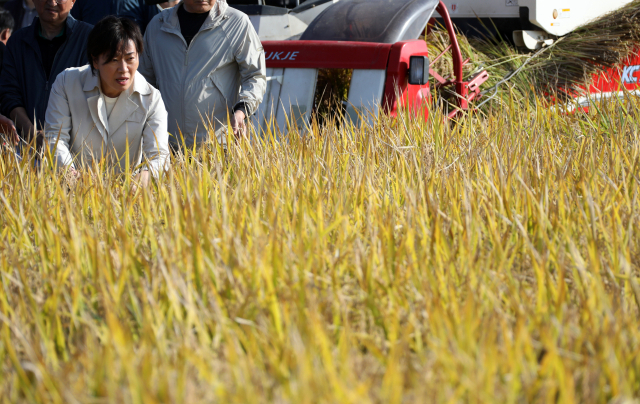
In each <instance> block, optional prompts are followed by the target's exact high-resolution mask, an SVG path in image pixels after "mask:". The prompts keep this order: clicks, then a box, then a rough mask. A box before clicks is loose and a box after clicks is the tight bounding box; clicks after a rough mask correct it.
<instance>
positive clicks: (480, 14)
mask: <svg viewBox="0 0 640 404" xmlns="http://www.w3.org/2000/svg"><path fill="white" fill-rule="evenodd" d="M632 1H633V0H608V1H602V0H560V1H558V0H444V3H445V4H446V5H447V9H448V11H449V13H450V14H451V18H452V20H453V22H454V23H455V24H456V25H458V26H459V27H461V28H462V31H463V32H464V33H466V34H472V35H473V34H478V30H480V31H482V30H483V29H482V28H487V29H489V30H493V29H494V27H495V30H497V31H498V32H499V33H500V34H501V35H502V36H503V37H506V38H511V34H512V33H515V36H514V37H513V41H514V43H516V45H518V46H525V47H527V48H529V49H532V50H535V49H539V48H540V47H541V46H544V44H548V42H549V41H550V40H553V39H554V38H556V37H560V36H563V35H566V34H568V33H570V32H572V31H573V30H575V29H576V28H578V27H579V26H582V25H584V24H586V23H588V22H590V21H593V20H594V19H597V18H599V17H602V16H603V15H606V14H607V13H609V12H612V11H615V10H617V9H619V8H620V7H623V6H625V5H627V4H629V3H631V2H632ZM483 24H484V27H482V25H483ZM534 39H535V40H534Z"/></svg>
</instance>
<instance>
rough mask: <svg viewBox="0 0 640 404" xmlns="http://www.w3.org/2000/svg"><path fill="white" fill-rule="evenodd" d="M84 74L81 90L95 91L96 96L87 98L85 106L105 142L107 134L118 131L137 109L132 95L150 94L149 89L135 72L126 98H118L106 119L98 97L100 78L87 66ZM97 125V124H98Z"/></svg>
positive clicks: (143, 79)
mask: <svg viewBox="0 0 640 404" xmlns="http://www.w3.org/2000/svg"><path fill="white" fill-rule="evenodd" d="M83 69H86V70H85V74H86V75H87V76H85V77H86V79H85V82H84V85H83V86H82V90H83V91H85V92H92V91H94V90H96V91H97V94H96V95H94V96H91V97H89V98H87V104H88V105H89V112H91V117H92V118H93V122H95V123H96V128H97V129H98V131H99V132H100V135H101V136H102V138H103V139H104V141H107V137H108V133H113V132H115V131H116V130H118V129H119V128H120V127H121V126H122V125H123V124H124V123H125V121H126V120H127V119H128V118H129V117H130V116H131V115H133V114H134V113H135V112H136V111H137V110H138V108H139V105H138V104H137V103H136V102H135V101H134V100H133V99H132V97H131V96H132V95H133V94H135V93H138V94H140V95H149V94H151V87H150V85H149V83H147V80H145V78H144V77H143V76H142V74H140V73H138V72H136V74H135V76H134V79H133V86H132V88H131V89H130V90H129V94H128V96H127V97H124V98H123V97H120V96H119V97H118V101H117V102H116V105H115V107H114V108H113V111H112V112H111V115H110V116H109V117H107V116H106V115H105V113H106V110H105V109H104V108H102V104H103V102H104V101H103V100H102V97H100V78H99V77H98V75H97V74H93V73H91V68H90V67H89V66H88V65H87V66H84V67H83ZM98 123H99V124H98Z"/></svg>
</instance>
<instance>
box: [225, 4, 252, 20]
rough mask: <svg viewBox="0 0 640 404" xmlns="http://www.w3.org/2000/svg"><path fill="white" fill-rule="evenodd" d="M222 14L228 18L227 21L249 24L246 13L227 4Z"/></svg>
mask: <svg viewBox="0 0 640 404" xmlns="http://www.w3.org/2000/svg"><path fill="white" fill-rule="evenodd" d="M223 14H224V15H225V16H226V17H227V18H228V19H229V22H235V23H242V24H251V20H250V19H249V16H248V15H246V14H245V13H243V12H242V11H240V10H238V9H235V8H233V7H230V6H228V5H227V9H226V10H225V11H224V13H223Z"/></svg>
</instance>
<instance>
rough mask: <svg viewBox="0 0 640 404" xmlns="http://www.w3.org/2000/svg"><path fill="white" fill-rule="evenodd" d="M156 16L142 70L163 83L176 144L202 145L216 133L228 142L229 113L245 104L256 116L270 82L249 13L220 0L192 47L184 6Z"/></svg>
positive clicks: (148, 34) (149, 29) (158, 85)
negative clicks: (184, 28)
mask: <svg viewBox="0 0 640 404" xmlns="http://www.w3.org/2000/svg"><path fill="white" fill-rule="evenodd" d="M181 4H182V3H180V4H178V5H177V6H175V7H172V8H170V9H166V10H164V11H162V12H161V13H160V14H158V15H157V16H155V17H154V19H153V20H152V21H151V22H150V23H149V25H148V26H147V31H146V32H145V36H144V40H145V50H144V53H143V55H142V59H141V62H140V67H139V71H140V73H142V74H143V75H144V76H145V78H146V79H147V81H148V82H149V83H150V84H151V85H153V86H155V87H156V88H158V89H159V90H160V93H161V94H162V98H163V99H164V103H165V105H166V107H167V112H168V113H169V128H168V129H169V132H170V133H171V134H172V135H173V136H171V137H170V143H172V144H173V145H181V144H182V139H181V138H180V133H182V136H184V141H185V143H186V145H187V147H191V146H192V145H193V143H194V142H195V143H196V144H200V143H202V142H203V141H205V140H206V139H207V138H208V134H209V133H211V132H212V131H213V132H215V134H216V136H217V138H218V141H219V142H221V143H224V139H225V136H226V129H227V126H226V125H227V117H228V116H230V115H232V114H233V109H234V107H235V106H237V105H238V104H239V103H245V106H246V110H247V114H248V115H252V114H253V113H255V111H256V110H257V109H258V105H260V103H261V102H262V98H263V97H264V93H265V91H266V87H267V79H266V67H265V59H264V50H263V48H262V44H261V43H260V39H259V37H258V34H257V33H256V31H255V29H254V28H253V26H252V25H251V22H250V21H249V17H247V16H246V15H245V14H243V13H241V12H239V11H237V10H235V9H233V8H230V7H229V6H228V4H227V2H226V0H217V5H216V6H215V7H213V9H212V10H211V12H210V14H209V17H208V18H207V20H206V21H205V23H204V24H203V25H202V27H201V28H200V31H199V32H198V34H197V35H196V36H195V37H194V38H193V40H192V41H191V45H190V46H189V47H187V42H186V41H185V39H184V38H183V36H182V34H181V32H180V23H179V21H178V8H179V7H180V5H181Z"/></svg>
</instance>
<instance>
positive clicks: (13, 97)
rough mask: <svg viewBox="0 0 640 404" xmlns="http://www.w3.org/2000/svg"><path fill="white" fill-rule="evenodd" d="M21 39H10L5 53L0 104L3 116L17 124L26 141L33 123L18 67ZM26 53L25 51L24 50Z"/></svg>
mask: <svg viewBox="0 0 640 404" xmlns="http://www.w3.org/2000/svg"><path fill="white" fill-rule="evenodd" d="M16 40H18V41H19V39H17V38H16V39H14V38H10V39H9V43H8V44H7V49H5V52H4V60H3V64H2V74H1V75H0V104H2V109H3V111H2V112H3V114H4V115H7V116H9V117H10V118H11V119H12V120H13V121H14V122H15V123H16V127H17V129H18V133H20V134H23V136H24V137H25V139H29V138H30V134H32V133H33V123H32V122H31V119H30V118H29V115H28V114H27V111H26V109H25V107H24V105H25V103H24V99H23V93H24V92H25V90H26V89H23V88H21V86H20V82H21V80H20V79H19V74H20V73H19V69H18V68H17V66H16V57H17V52H20V51H21V50H20V49H18V47H17V46H18V45H19V44H18V43H16ZM22 51H24V50H22Z"/></svg>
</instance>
